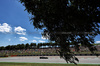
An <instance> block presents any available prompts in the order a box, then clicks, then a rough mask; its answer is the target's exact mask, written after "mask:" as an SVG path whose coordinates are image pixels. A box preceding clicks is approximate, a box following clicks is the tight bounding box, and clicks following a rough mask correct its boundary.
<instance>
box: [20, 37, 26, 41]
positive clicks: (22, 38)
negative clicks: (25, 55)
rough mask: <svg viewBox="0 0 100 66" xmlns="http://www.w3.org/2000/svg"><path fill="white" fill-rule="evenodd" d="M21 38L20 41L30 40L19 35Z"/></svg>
mask: <svg viewBox="0 0 100 66" xmlns="http://www.w3.org/2000/svg"><path fill="white" fill-rule="evenodd" d="M19 38H20V39H19V40H20V41H26V40H28V39H27V38H26V37H19Z"/></svg>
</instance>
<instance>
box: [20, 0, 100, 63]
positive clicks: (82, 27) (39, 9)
mask: <svg viewBox="0 0 100 66" xmlns="http://www.w3.org/2000/svg"><path fill="white" fill-rule="evenodd" d="M20 2H21V3H22V4H23V5H24V6H25V7H26V9H25V10H27V11H28V13H30V14H31V15H32V17H31V19H30V20H31V21H32V22H33V25H34V27H35V28H37V29H42V28H44V27H45V28H46V29H43V30H44V33H43V36H45V35H46V36H49V37H50V40H51V41H55V42H57V43H58V44H59V46H60V51H58V52H59V53H60V55H61V57H62V58H65V60H66V61H67V62H68V61H69V62H71V63H75V62H74V61H72V60H71V58H74V59H75V60H77V59H76V57H74V56H73V54H72V53H71V51H70V49H69V47H70V42H73V44H74V45H75V47H77V46H78V43H81V44H82V46H85V47H88V48H89V50H90V51H91V52H92V53H94V51H95V48H93V47H92V46H93V45H92V44H93V43H94V37H95V36H96V35H98V34H100V30H99V28H100V25H99V23H100V19H99V18H100V0H20ZM86 32H89V33H87V34H86ZM78 50H79V48H76V51H78ZM68 56H70V57H68Z"/></svg>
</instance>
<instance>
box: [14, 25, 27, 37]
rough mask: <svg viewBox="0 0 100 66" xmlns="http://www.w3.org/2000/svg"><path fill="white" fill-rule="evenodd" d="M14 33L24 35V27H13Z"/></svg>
mask: <svg viewBox="0 0 100 66" xmlns="http://www.w3.org/2000/svg"><path fill="white" fill-rule="evenodd" d="M14 31H15V33H16V34H19V35H26V29H24V28H22V27H20V26H18V27H15V29H14Z"/></svg>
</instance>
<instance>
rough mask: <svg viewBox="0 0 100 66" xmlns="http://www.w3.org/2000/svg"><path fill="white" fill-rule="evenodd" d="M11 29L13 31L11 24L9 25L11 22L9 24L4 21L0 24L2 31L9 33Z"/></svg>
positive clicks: (0, 30)
mask: <svg viewBox="0 0 100 66" xmlns="http://www.w3.org/2000/svg"><path fill="white" fill-rule="evenodd" d="M11 31H12V28H11V26H9V24H7V23H3V24H2V25H1V24H0V32H3V33H5V32H6V33H9V32H11Z"/></svg>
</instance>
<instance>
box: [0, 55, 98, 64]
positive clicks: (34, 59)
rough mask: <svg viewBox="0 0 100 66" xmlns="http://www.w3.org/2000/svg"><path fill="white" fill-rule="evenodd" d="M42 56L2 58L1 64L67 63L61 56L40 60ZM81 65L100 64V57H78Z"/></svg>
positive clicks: (0, 59)
mask: <svg viewBox="0 0 100 66" xmlns="http://www.w3.org/2000/svg"><path fill="white" fill-rule="evenodd" d="M39 57H40V56H22V57H8V58H0V62H27V63H66V61H65V60H64V59H60V57H59V56H46V57H48V59H40V58H39ZM76 57H77V58H78V59H79V63H80V64H81V63H82V64H100V56H99V57H96V56H76Z"/></svg>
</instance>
